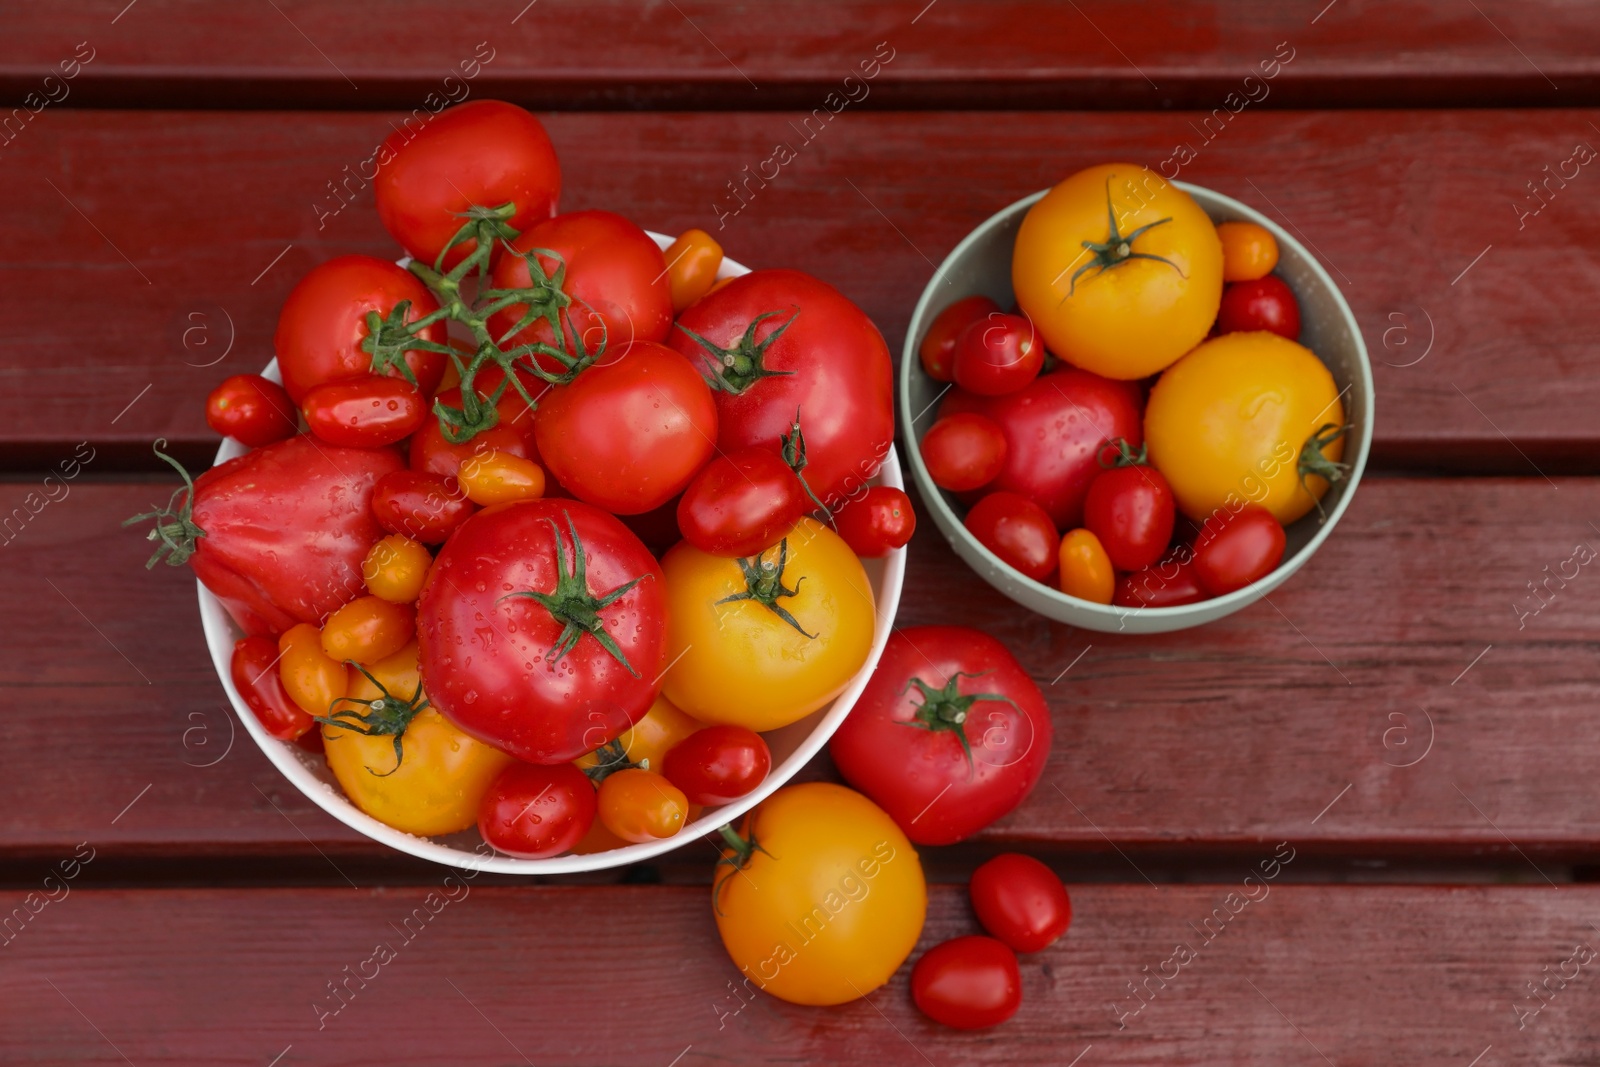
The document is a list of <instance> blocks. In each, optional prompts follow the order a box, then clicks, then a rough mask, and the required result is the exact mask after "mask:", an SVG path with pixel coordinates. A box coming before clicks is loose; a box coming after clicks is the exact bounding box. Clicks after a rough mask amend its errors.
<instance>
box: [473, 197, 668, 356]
mask: <svg viewBox="0 0 1600 1067" xmlns="http://www.w3.org/2000/svg"><path fill="white" fill-rule="evenodd" d="M511 247H512V249H514V250H515V251H517V252H531V251H537V252H538V253H539V255H538V261H539V265H540V266H541V267H542V268H543V270H544V274H545V279H546V280H547V284H544V285H541V286H540V288H541V289H543V290H544V291H545V295H546V297H547V302H545V303H541V304H536V305H533V306H532V311H533V312H534V313H535V314H539V315H549V314H559V313H560V312H561V310H562V309H563V307H565V310H566V315H565V316H564V318H565V319H566V320H567V321H569V322H570V326H571V329H572V331H573V332H574V333H576V334H577V337H578V339H579V340H580V341H581V342H582V344H583V348H584V350H585V351H587V352H594V351H595V350H596V349H598V348H599V347H600V346H601V344H602V343H604V345H605V347H606V351H608V352H619V351H621V350H622V349H624V348H626V347H627V346H628V345H630V344H632V343H633V342H635V341H664V340H666V337H667V331H668V330H670V329H671V328H672V287H671V285H670V284H669V283H668V280H667V261H666V260H665V259H663V258H662V256H661V249H659V248H657V247H656V243H655V242H654V241H652V240H651V239H650V235H649V234H647V233H645V232H644V231H643V230H641V229H640V228H639V227H637V226H635V225H634V224H633V223H631V222H629V221H628V220H627V219H625V218H623V217H622V216H621V215H615V214H612V213H611V212H609V211H574V212H572V213H571V214H568V215H557V216H556V217H555V218H553V219H550V220H548V221H546V222H541V223H539V225H537V226H535V227H533V229H531V230H528V231H527V232H526V233H524V234H523V235H522V236H521V237H518V238H517V239H516V240H515V241H513V242H511ZM547 252H553V253H555V255H556V256H559V257H560V258H559V259H554V258H551V256H549V255H546V254H545V253H547ZM557 278H559V279H560V285H559V286H556V285H555V284H554V283H555V281H556V279H557ZM493 279H494V286H495V288H497V289H525V288H527V287H528V286H529V285H530V284H532V281H531V277H530V272H529V270H528V261H527V260H526V259H524V258H523V257H522V256H512V255H502V256H501V257H500V259H499V261H498V262H497V263H496V264H495V267H494V275H493ZM568 300H570V303H568ZM529 309H530V305H528V304H512V305H511V306H510V307H508V308H506V309H505V310H503V311H500V312H497V313H496V314H494V315H493V316H491V317H490V320H489V332H490V333H492V334H493V335H494V337H495V340H496V341H500V338H502V337H504V336H505V334H506V333H507V332H508V331H510V330H511V329H512V328H513V327H515V326H516V325H517V323H518V322H520V321H522V319H523V318H524V317H525V316H526V315H528V313H529ZM534 341H538V342H541V343H543V344H547V345H553V346H555V347H557V348H560V349H562V350H563V351H567V352H571V351H573V348H572V344H571V343H570V338H568V337H565V336H563V337H560V338H558V337H556V335H555V333H554V331H553V330H552V328H551V325H550V320H549V319H548V318H543V317H541V318H537V319H535V320H534V321H533V323H532V325H530V326H528V327H526V328H525V329H523V330H522V331H521V332H519V333H518V334H516V335H515V336H514V337H512V338H510V339H509V340H506V341H503V342H501V343H500V347H501V348H510V347H512V346H514V345H523V344H530V343H532V342H534ZM539 363H540V365H541V366H543V367H544V368H545V369H546V370H548V371H550V372H551V373H556V374H559V373H560V372H561V367H560V366H558V365H557V364H556V362H555V361H554V360H551V359H547V358H544V357H539Z"/></svg>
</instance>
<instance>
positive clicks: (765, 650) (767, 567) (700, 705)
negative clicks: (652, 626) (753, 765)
mask: <svg viewBox="0 0 1600 1067" xmlns="http://www.w3.org/2000/svg"><path fill="white" fill-rule="evenodd" d="M661 569H662V571H663V572H664V573H665V575H666V579H667V617H668V620H669V621H668V627H667V629H668V649H667V662H668V663H670V664H671V666H670V667H668V669H667V675H666V679H665V686H664V689H665V692H666V694H667V698H668V699H670V700H671V701H672V702H673V703H674V704H676V705H677V706H678V707H680V708H682V709H683V710H684V711H685V712H687V713H688V714H690V715H692V716H694V717H695V718H696V719H699V720H700V721H701V722H706V723H728V724H731V725H734V726H745V727H748V728H750V729H752V730H757V731H763V730H776V729H777V728H778V727H780V726H787V725H789V724H790V723H792V722H794V721H795V720H797V719H800V718H804V717H805V716H806V715H809V714H810V713H811V712H813V711H815V710H817V709H818V708H820V707H822V706H823V705H824V704H826V703H827V702H828V701H830V700H832V699H833V698H834V697H836V696H838V695H839V694H840V693H841V692H842V691H843V690H844V687H845V686H846V685H848V684H849V682H850V679H851V678H852V677H854V676H855V673H856V671H857V670H859V669H860V668H861V664H862V663H864V662H865V661H866V658H867V653H868V652H869V651H870V650H871V648H872V635H873V628H874V625H875V623H876V619H877V609H876V608H875V607H874V604H873V599H872V585H871V584H870V583H869V582H868V581H867V573H866V571H864V570H862V568H861V561H860V560H859V559H857V558H856V554H855V553H854V552H852V551H850V548H849V546H847V545H846V544H845V543H844V541H843V540H842V539H841V538H840V537H839V535H838V534H836V533H834V532H833V531H832V530H830V529H828V528H827V527H826V526H824V525H822V524H821V523H819V522H817V521H815V520H814V519H810V518H804V519H801V520H800V521H799V522H798V523H796V524H795V526H794V528H793V529H791V530H790V531H789V533H788V535H787V536H785V537H784V538H783V540H782V541H780V542H779V543H778V544H776V545H773V546H772V547H771V548H769V549H767V550H766V551H765V552H763V553H762V554H761V555H759V556H751V557H749V558H747V559H727V558H725V557H722V556H713V555H710V554H709V553H706V552H702V551H700V550H699V549H698V548H695V547H694V546H693V545H691V544H689V543H688V542H687V541H684V542H681V543H680V544H678V546H677V547H676V548H674V549H672V551H670V552H668V553H667V554H666V556H665V557H664V558H663V559H662V561H661Z"/></svg>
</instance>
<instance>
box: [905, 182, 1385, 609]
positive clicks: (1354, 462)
mask: <svg viewBox="0 0 1600 1067" xmlns="http://www.w3.org/2000/svg"><path fill="white" fill-rule="evenodd" d="M1171 184H1173V185H1175V186H1177V187H1178V188H1179V189H1182V190H1183V191H1184V192H1186V193H1188V194H1189V195H1190V196H1193V197H1195V199H1196V201H1197V202H1199V201H1202V200H1209V201H1211V202H1213V203H1215V204H1216V205H1217V206H1218V207H1220V208H1222V209H1223V210H1225V211H1227V212H1231V213H1233V217H1234V218H1237V219H1243V220H1245V221H1249V222H1254V223H1256V224H1257V225H1259V226H1262V227H1263V228H1265V229H1266V230H1267V231H1268V232H1270V233H1271V234H1272V236H1273V238H1274V239H1275V240H1276V241H1277V242H1278V244H1279V245H1280V246H1285V247H1288V248H1290V249H1292V250H1293V251H1295V252H1296V253H1298V254H1299V256H1300V257H1301V258H1302V260H1303V261H1304V262H1305V263H1307V264H1308V265H1309V266H1310V268H1311V273H1312V274H1313V276H1314V277H1315V278H1316V280H1317V281H1318V282H1319V283H1320V284H1321V285H1322V286H1323V287H1324V288H1326V290H1327V291H1328V292H1330V293H1331V294H1332V295H1333V300H1334V306H1335V307H1337V308H1338V311H1339V315H1340V317H1341V320H1342V322H1343V324H1344V327H1345V329H1346V330H1347V331H1348V332H1349V335H1350V337H1351V338H1352V339H1353V340H1354V341H1355V352H1356V356H1357V359H1356V379H1357V380H1358V381H1359V382H1360V383H1361V385H1362V387H1363V397H1364V399H1365V403H1363V404H1362V406H1361V412H1360V415H1361V419H1360V422H1359V424H1358V427H1357V440H1356V442H1355V444H1356V447H1355V449H1354V452H1355V455H1354V458H1352V459H1351V460H1350V474H1349V476H1348V478H1347V479H1346V486H1345V489H1344V491H1343V492H1342V493H1341V494H1340V495H1339V499H1338V500H1336V501H1335V502H1334V504H1333V507H1332V508H1330V509H1329V510H1328V516H1327V519H1326V520H1324V521H1323V522H1322V524H1321V525H1320V526H1319V527H1318V528H1317V530H1316V531H1315V532H1314V533H1313V534H1312V535H1311V538H1310V540H1308V541H1307V542H1306V543H1305V544H1304V545H1302V546H1301V547H1300V549H1299V550H1298V551H1296V552H1295V553H1294V555H1292V556H1289V557H1288V558H1286V559H1284V560H1283V561H1282V562H1280V563H1279V564H1278V565H1277V566H1276V567H1274V568H1273V569H1272V570H1271V572H1269V573H1268V574H1266V575H1263V576H1262V577H1261V578H1258V579H1257V580H1256V581H1254V582H1252V583H1250V584H1249V585H1247V586H1245V587H1243V588H1242V589H1236V590H1234V591H1233V592H1231V593H1225V594H1224V595H1222V596H1220V597H1211V598H1210V599H1207V600H1202V601H1199V602H1197V603H1194V604H1180V605H1176V606H1173V607H1137V608H1127V607H1121V606H1119V605H1116V604H1096V603H1094V602H1093V601H1090V600H1082V599H1080V598H1078V597H1075V596H1070V595H1068V594H1066V593H1063V592H1062V591H1061V590H1059V589H1055V588H1052V587H1051V586H1048V585H1046V584H1044V583H1043V582H1039V581H1035V580H1034V579H1032V578H1029V577H1027V576H1026V575H1024V574H1022V573H1021V572H1020V571H1015V570H1013V568H1011V566H1010V565H1009V564H1007V563H1006V562H1005V561H1004V560H1002V559H1001V558H1000V557H999V556H997V555H995V553H993V552H992V551H990V550H989V548H988V547H987V546H985V545H984V544H983V543H982V542H980V541H979V540H978V539H977V538H976V537H974V536H973V535H972V534H971V533H970V532H969V531H968V530H967V528H966V525H965V524H964V523H963V522H962V521H961V516H960V515H959V514H957V513H956V511H955V509H954V508H952V507H951V506H950V504H949V503H948V502H947V501H946V500H945V499H944V491H943V490H941V489H939V488H938V487H937V486H936V485H934V483H933V477H932V475H930V474H929V473H928V468H927V466H926V465H925V464H924V463H923V462H922V450H921V448H920V447H918V445H919V441H920V439H919V437H918V435H917V430H916V426H915V423H914V421H913V413H912V411H911V376H912V375H913V374H916V373H922V371H921V366H922V361H921V358H920V356H919V355H918V353H917V348H918V347H919V346H918V337H917V331H916V330H915V329H913V327H914V326H915V325H917V324H919V323H922V322H924V321H925V320H926V319H927V318H928V316H929V310H928V309H929V307H930V306H931V305H932V303H933V301H934V298H935V295H936V294H937V292H938V287H939V285H940V284H941V283H942V282H944V277H945V272H946V271H947V270H949V269H951V268H953V267H954V265H955V264H956V263H957V262H958V261H959V260H960V259H961V258H963V257H964V256H965V255H966V254H967V253H968V251H969V250H970V249H971V248H972V247H973V246H974V245H976V244H977V243H978V242H979V241H980V240H983V239H984V238H986V237H987V236H988V235H989V233H990V232H991V231H992V230H994V229H996V228H997V227H999V226H1001V225H1003V224H1005V223H1006V222H1008V221H1009V220H1010V219H1011V217H1012V216H1013V215H1016V214H1018V213H1020V212H1023V211H1025V210H1026V209H1027V208H1029V207H1032V206H1033V205H1034V204H1035V203H1037V202H1038V201H1040V200H1041V199H1043V198H1044V196H1045V195H1046V194H1047V193H1049V192H1050V189H1051V188H1054V186H1051V187H1050V188H1046V189H1041V190H1039V191H1038V192H1035V193H1030V194H1029V195H1027V196H1024V197H1022V198H1021V199H1019V200H1015V201H1013V202H1012V203H1010V204H1008V205H1006V206H1005V207H1003V208H1001V209H1000V210H999V211H996V212H995V213H994V214H992V215H990V216H989V217H988V218H986V219H984V220H983V221H982V222H981V223H979V224H978V225H977V226H975V227H973V229H972V230H971V231H970V232H968V233H967V235H966V236H965V237H963V238H962V239H961V240H960V242H959V243H957V245H956V246H955V248H953V249H951V250H950V253H949V254H948V255H947V256H945V257H944V259H943V260H942V261H940V263H939V266H938V267H937V268H936V269H935V270H934V272H933V277H932V278H930V279H929V280H928V284H927V285H926V286H924V287H923V290H922V295H921V297H919V298H918V300H917V303H916V306H915V307H914V308H913V310H912V313H911V319H910V321H909V322H908V323H907V324H906V339H905V346H904V349H903V350H902V352H901V355H900V373H899V376H898V378H899V380H898V382H897V384H898V385H899V387H900V388H899V390H898V392H899V396H898V397H897V399H896V403H897V406H898V407H899V409H900V410H899V416H900V420H899V421H900V425H901V427H903V432H904V433H905V435H906V438H905V441H906V454H907V457H908V462H909V464H910V467H911V480H912V482H914V483H915V484H916V487H917V489H918V490H919V491H920V492H921V494H922V496H923V499H924V502H925V503H926V505H927V506H928V507H929V508H934V509H937V510H939V511H940V512H942V513H943V515H944V517H945V518H946V519H948V520H951V521H950V522H948V523H939V524H938V525H940V526H941V529H943V531H944V532H945V534H946V537H950V536H952V534H951V531H952V530H953V531H954V536H955V537H958V538H960V540H961V541H962V544H963V546H964V547H965V548H967V549H970V550H972V551H973V552H975V553H977V554H978V555H979V556H980V557H981V558H982V559H983V560H984V562H985V563H987V564H988V565H989V566H991V567H993V568H996V569H997V570H999V571H1001V572H1003V573H1004V572H1009V573H1012V574H1014V575H1015V577H1016V579H1017V580H1018V581H1021V582H1026V583H1029V585H1030V586H1031V589H1032V591H1034V592H1036V593H1043V594H1044V595H1045V598H1046V599H1047V600H1048V601H1049V602H1050V603H1051V604H1053V605H1056V606H1059V607H1062V608H1068V609H1071V610H1072V611H1075V612H1083V613H1085V614H1086V615H1088V616H1089V617H1092V618H1097V619H1100V620H1103V621H1104V622H1106V623H1118V626H1117V629H1118V630H1120V629H1122V624H1124V623H1125V622H1126V620H1127V619H1129V618H1132V617H1136V616H1149V617H1151V618H1155V619H1164V620H1170V621H1182V620H1184V619H1186V618H1190V617H1196V616H1200V615H1204V616H1205V617H1206V618H1205V619H1204V620H1202V619H1198V618H1196V624H1200V623H1201V622H1204V621H1210V620H1212V619H1216V618H1221V617H1222V616H1224V615H1228V614H1231V613H1232V612H1234V611H1237V610H1238V609H1240V608H1242V607H1244V606H1245V605H1247V604H1250V603H1253V602H1254V601H1256V600H1258V599H1260V598H1261V597H1262V596H1263V595H1264V594H1266V593H1268V592H1270V591H1271V590H1272V589H1274V588H1276V586H1277V585H1278V584H1279V583H1281V582H1282V581H1284V580H1285V579H1286V578H1287V577H1288V576H1289V575H1290V574H1292V573H1293V572H1294V571H1295V570H1297V569H1298V568H1299V567H1301V566H1302V565H1304V563H1305V562H1306V560H1308V559H1310V558H1311V556H1312V555H1313V554H1315V552H1316V551H1317V549H1318V548H1320V547H1321V546H1322V543H1323V542H1324V541H1326V540H1327V538H1328V535H1329V534H1331V533H1332V532H1333V528H1334V527H1335V526H1336V525H1338V523H1339V519H1340V517H1341V516H1343V515H1344V512H1345V509H1346V508H1347V507H1349V504H1350V500H1351V498H1352V497H1354V496H1355V493H1356V488H1357V487H1358V486H1359V485H1360V483H1361V476H1362V474H1363V472H1365V470H1366V466H1367V457H1368V454H1369V453H1370V452H1371V449H1372V421H1373V415H1374V410H1375V404H1374V396H1373V394H1374V387H1373V381H1372V361H1371V359H1370V357H1369V356H1368V353H1367V344H1366V339H1365V338H1364V337H1363V336H1362V334H1361V327H1360V326H1359V325H1358V324H1357V323H1356V318H1355V315H1354V313H1353V312H1351V310H1350V304H1349V302H1348V301H1346V300H1345V298H1344V294H1343V293H1342V292H1340V290H1339V287H1338V285H1337V284H1335V283H1334V280H1333V278H1332V277H1331V276H1329V274H1328V272H1327V270H1326V269H1324V267H1323V266H1322V263H1321V261H1320V260H1318V259H1317V257H1316V256H1314V255H1312V254H1311V252H1310V251H1309V250H1308V249H1307V248H1306V247H1305V245H1303V244H1301V243H1300V241H1298V240H1296V239H1295V237H1294V236H1293V235H1292V234H1290V233H1289V232H1288V231H1287V230H1285V229H1284V228H1283V227H1282V226H1279V225H1278V224H1277V223H1276V222H1274V221H1273V220H1272V219H1270V218H1268V217H1267V216H1265V215H1263V214H1262V213H1261V212H1259V211H1257V210H1256V209H1255V208H1252V207H1250V206H1249V205H1248V204H1243V203H1240V202H1239V201H1237V200H1235V199H1233V198H1232V197H1230V196H1227V195H1226V194H1223V193H1219V192H1217V191H1216V190H1214V189H1208V188H1206V187H1205V186H1203V185H1195V184H1192V183H1190V182H1181V181H1176V180H1173V181H1172V182H1171ZM1196 194H1198V195H1196ZM1200 206H1201V209H1202V210H1205V209H1206V204H1205V203H1201V204H1200ZM1207 214H1208V215H1209V214H1210V212H1209V211H1207ZM944 284H949V283H944ZM963 295H964V294H963ZM958 299H959V297H958ZM1317 358H1318V359H1319V360H1321V358H1322V357H1321V356H1318V357H1317ZM1324 365H1326V364H1324ZM947 388H948V387H947ZM1348 388H1349V387H1348V386H1347V387H1346V389H1348ZM940 395H941V396H942V395H943V393H941V394H940ZM926 410H927V409H924V410H923V412H921V413H917V415H916V418H921V417H922V415H923V414H926ZM1347 410H1348V409H1347ZM930 497H931V499H930ZM979 576H980V577H983V578H984V579H985V581H987V580H988V577H987V576H986V575H983V574H982V573H980V575H979ZM990 584H991V585H992V584H993V583H990ZM996 588H997V589H998V587H996ZM999 591H1000V592H1001V593H1002V594H1005V595H1006V597H1007V599H1012V598H1011V597H1010V594H1008V593H1006V591H1005V590H1003V589H1000V590H999ZM1013 602H1014V603H1015V601H1014V600H1013ZM1047 617H1048V616H1047Z"/></svg>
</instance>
